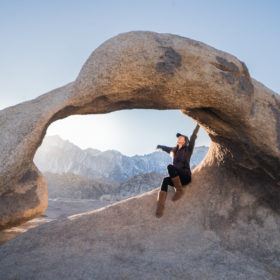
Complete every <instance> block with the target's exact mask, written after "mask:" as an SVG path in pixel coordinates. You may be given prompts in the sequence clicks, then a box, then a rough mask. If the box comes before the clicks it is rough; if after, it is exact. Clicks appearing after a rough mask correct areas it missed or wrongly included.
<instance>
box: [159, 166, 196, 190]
mask: <svg viewBox="0 0 280 280" xmlns="http://www.w3.org/2000/svg"><path fill="white" fill-rule="evenodd" d="M167 170H168V174H169V176H168V177H164V178H163V180H162V183H161V187H160V188H161V190H162V191H165V192H167V190H168V185H169V186H174V185H173V182H172V180H171V177H176V176H179V177H180V180H181V183H182V185H187V184H188V183H189V182H191V173H190V172H187V171H184V170H181V169H179V168H177V167H175V166H174V165H173V164H168V166H167Z"/></svg>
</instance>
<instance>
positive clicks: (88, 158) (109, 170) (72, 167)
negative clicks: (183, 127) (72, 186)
mask: <svg viewBox="0 0 280 280" xmlns="http://www.w3.org/2000/svg"><path fill="white" fill-rule="evenodd" d="M207 151H208V147H206V146H200V147H195V148H194V152H193V155H192V158H191V167H192V166H195V165H197V164H198V163H199V162H200V161H201V160H202V159H203V158H204V156H205V154H206V153H207ZM34 163H35V164H36V165H37V166H38V168H39V169H40V170H41V171H42V172H51V173H57V174H63V173H68V172H70V173H73V174H76V175H80V176H82V177H85V178H89V179H96V180H98V179H102V180H104V179H106V181H107V182H108V183H110V182H112V183H113V182H119V183H121V182H125V181H126V180H128V179H129V178H131V177H133V176H135V175H139V174H145V173H150V172H155V173H160V174H167V168H166V167H167V165H168V164H169V163H172V158H171V157H170V155H169V154H167V153H166V152H164V151H161V150H157V151H155V152H153V153H150V154H145V155H135V156H126V155H123V154H122V153H120V152H119V151H116V150H107V151H104V152H102V151H99V150H97V149H92V148H88V149H84V150H83V149H81V148H79V147H78V146H76V145H74V144H73V143H71V142H70V141H68V140H63V139H62V138H60V137H59V136H58V135H55V136H46V137H45V138H44V140H43V142H42V144H41V146H40V147H39V148H38V150H37V152H36V154H35V156H34Z"/></svg>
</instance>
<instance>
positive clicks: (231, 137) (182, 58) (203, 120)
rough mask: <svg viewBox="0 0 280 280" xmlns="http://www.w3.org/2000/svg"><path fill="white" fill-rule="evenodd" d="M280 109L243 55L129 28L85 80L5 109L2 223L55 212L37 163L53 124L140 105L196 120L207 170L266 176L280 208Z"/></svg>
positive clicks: (90, 63)
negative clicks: (205, 138)
mask: <svg viewBox="0 0 280 280" xmlns="http://www.w3.org/2000/svg"><path fill="white" fill-rule="evenodd" d="M279 106H280V99H279V95H277V94H276V93H274V92H273V91H271V90H270V89H268V88H266V87H265V86H264V85H262V84H261V83H259V82H257V81H256V80H254V79H253V78H252V77H250V74H249V72H248V69H247V67H246V65H245V63H244V62H242V61H240V60H238V59H237V58H236V57H235V56H233V55H230V54H228V53H226V52H223V51H220V50H217V49H215V48H213V47H210V46H208V45H206V44H204V43H202V42H198V41H194V40H191V39H188V38H184V37H181V36H177V35H173V34H160V33H155V32H144V31H134V32H127V33H122V34H119V35H117V36H115V37H113V38H111V39H109V40H107V41H106V42H104V43H103V44H101V45H100V46H99V47H98V48H97V49H96V50H95V51H94V52H93V53H92V54H91V55H90V57H89V58H88V60H87V61H86V62H85V64H84V65H83V67H82V69H81V71H80V73H79V75H78V77H77V78H76V80H75V81H73V82H71V83H69V84H67V85H65V86H63V87H60V88H58V89H55V90H53V91H51V92H48V93H46V94H43V95H41V96H39V97H37V98H35V99H33V100H30V101H27V102H23V103H21V104H18V105H15V106H12V107H8V108H6V109H4V110H2V111H0V128H1V130H0V139H1V145H0V151H1V152H0V158H1V161H0V162H1V163H0V201H1V203H0V225H1V226H6V225H9V224H11V223H17V222H20V221H22V220H24V219H28V218H31V217H33V216H34V215H36V214H38V213H42V212H43V211H44V210H45V209H46V207H47V188H46V182H45V181H44V178H43V177H42V174H41V173H40V172H39V170H38V169H37V167H36V166H35V165H34V163H33V161H32V160H33V157H34V154H35V152H36V150H37V148H38V147H39V146H40V144H41V142H42V139H43V137H44V135H45V133H46V129H47V127H48V126H49V125H50V124H51V123H52V122H54V121H55V120H58V119H61V118H65V117H67V116H69V115H73V114H95V113H107V112H111V111H115V110H121V109H132V108H146V109H148V108H152V109H160V110H163V109H180V110H181V111H182V113H183V114H186V115H188V116H190V117H192V118H193V119H195V120H196V121H197V122H198V123H199V124H200V125H201V126H203V127H204V128H205V130H206V131H207V133H208V134H209V136H210V138H211V140H212V143H211V147H210V149H209V152H208V154H207V156H206V158H205V160H204V161H203V162H202V163H201V164H200V166H199V167H197V170H201V169H203V168H205V167H206V166H207V167H208V168H210V169H211V168H215V167H216V166H219V169H216V171H215V172H217V173H216V175H215V176H216V178H217V180H218V177H219V175H220V172H222V170H224V171H223V172H231V173H232V172H234V174H235V175H236V176H238V177H240V178H241V177H242V181H243V182H246V181H250V183H252V182H254V181H256V182H260V180H261V181H262V182H263V184H264V187H263V189H262V193H263V196H262V197H263V203H267V205H268V206H269V207H273V208H274V210H275V211H277V212H279V209H280V207H279V202H280V199H279V198H280V196H279V193H280V192H279V190H280V189H279V188H280V172H279V170H280V160H279V159H280V111H279ZM222 168H223V169H222Z"/></svg>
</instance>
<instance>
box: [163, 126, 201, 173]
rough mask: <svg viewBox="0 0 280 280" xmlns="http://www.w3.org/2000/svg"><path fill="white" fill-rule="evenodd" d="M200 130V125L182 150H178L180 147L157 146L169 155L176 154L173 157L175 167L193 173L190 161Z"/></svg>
mask: <svg viewBox="0 0 280 280" xmlns="http://www.w3.org/2000/svg"><path fill="white" fill-rule="evenodd" d="M198 129H199V125H197V126H196V128H195V129H194V131H193V133H192V135H191V137H190V141H189V143H188V144H187V143H186V144H185V145H183V146H182V147H181V148H180V149H178V145H176V146H175V147H168V146H163V145H157V148H159V149H162V150H163V151H165V152H167V153H168V154H169V153H170V152H171V151H173V152H175V156H174V157H173V165H174V166H175V167H177V168H179V169H182V170H185V171H188V172H191V169H190V159H191V156H192V153H193V149H194V145H195V140H196V138H197V132H198Z"/></svg>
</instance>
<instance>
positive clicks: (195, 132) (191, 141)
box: [188, 124, 200, 154]
mask: <svg viewBox="0 0 280 280" xmlns="http://www.w3.org/2000/svg"><path fill="white" fill-rule="evenodd" d="M199 127H200V126H199V124H197V125H196V127H195V129H194V131H193V133H192V136H191V137H190V142H189V145H188V149H189V152H190V153H191V154H192V152H193V148H194V145H195V140H196V137H197V132H198V130H199Z"/></svg>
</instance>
